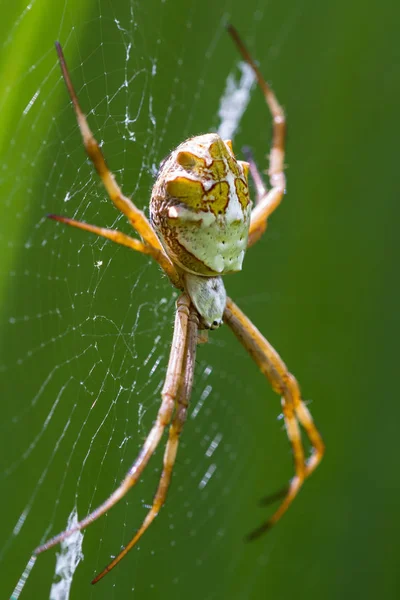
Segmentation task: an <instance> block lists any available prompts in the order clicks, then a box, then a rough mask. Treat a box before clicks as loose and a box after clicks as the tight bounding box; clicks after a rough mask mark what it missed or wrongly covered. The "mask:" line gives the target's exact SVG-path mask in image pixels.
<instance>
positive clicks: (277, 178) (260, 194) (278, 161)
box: [228, 25, 286, 246]
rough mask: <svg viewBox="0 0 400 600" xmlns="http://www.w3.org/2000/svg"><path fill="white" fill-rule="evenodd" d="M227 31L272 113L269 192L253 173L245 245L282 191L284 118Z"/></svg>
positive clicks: (240, 46) (241, 47)
mask: <svg viewBox="0 0 400 600" xmlns="http://www.w3.org/2000/svg"><path fill="white" fill-rule="evenodd" d="M228 32H229V33H230V35H231V37H232V39H233V41H234V42H235V44H236V46H237V48H238V50H239V52H240V54H241V55H242V58H243V60H244V61H245V62H246V63H247V64H248V65H249V66H250V67H251V68H252V69H253V72H254V75H255V77H256V79H257V83H258V86H259V88H260V89H261V91H262V93H263V94H264V98H265V101H266V103H267V105H268V108H269V110H270V113H271V115H272V124H273V134H272V147H271V151H270V155H269V169H268V175H269V181H270V185H271V189H270V190H269V192H266V190H265V186H264V185H263V184H262V185H260V184H259V181H258V179H259V180H261V177H258V178H257V176H256V177H255V178H254V179H255V185H256V192H257V198H258V199H257V203H256V206H255V207H254V209H253V212H252V214H251V222H250V231H249V241H248V246H252V245H253V244H254V243H255V242H257V240H259V239H260V237H261V236H262V234H263V233H264V231H265V229H266V227H267V220H268V217H269V216H270V215H271V214H272V213H273V212H274V210H275V209H276V208H277V207H278V206H279V204H280V203H281V200H282V198H283V195H284V193H285V188H286V178H285V174H284V159H285V136H286V118H285V112H284V110H283V108H282V106H281V105H280V104H279V102H278V100H277V98H276V96H275V94H274V92H273V91H272V89H271V88H270V87H269V85H268V84H267V82H266V81H265V79H264V77H263V76H262V74H261V71H260V69H259V68H258V66H257V65H256V63H255V62H254V60H253V58H252V57H251V55H250V53H249V51H248V50H247V48H246V46H245V45H244V43H243V42H242V40H241V39H240V37H239V34H238V32H237V31H236V29H235V28H234V27H233V26H232V25H229V26H228ZM250 172H251V173H252V174H253V173H255V172H256V170H255V169H254V166H253V168H251V163H250ZM257 174H258V171H257Z"/></svg>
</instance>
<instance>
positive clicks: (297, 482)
mask: <svg viewBox="0 0 400 600" xmlns="http://www.w3.org/2000/svg"><path fill="white" fill-rule="evenodd" d="M224 321H225V323H227V324H228V325H229V327H230V328H231V329H232V331H233V333H234V334H235V336H236V337H237V338H238V340H239V341H240V342H241V343H242V344H243V346H244V347H245V348H246V350H247V351H248V352H249V354H250V355H251V357H252V358H253V360H254V361H255V362H256V364H257V365H258V366H259V368H260V370H261V372H262V373H263V374H264V375H265V376H266V377H267V379H268V380H269V381H270V383H271V385H272V388H273V390H274V391H275V392H277V393H278V394H280V395H281V398H282V411H283V416H284V419H285V426H286V431H287V435H288V438H289V441H290V443H291V446H292V451H293V458H294V468H295V476H294V477H293V479H292V480H291V481H290V483H289V486H288V488H287V491H286V494H285V495H284V498H283V500H282V502H281V504H280V505H279V507H278V509H277V510H276V511H275V513H274V514H273V515H272V517H270V519H268V521H266V522H265V523H263V524H262V525H261V526H260V527H259V528H258V529H256V530H255V531H253V532H252V533H251V534H250V536H249V539H254V538H256V537H258V536H259V535H261V534H262V533H264V531H267V530H268V529H270V527H272V525H274V524H275V523H276V522H277V521H278V520H279V519H280V518H281V516H282V515H283V514H284V513H285V512H286V511H287V509H288V508H289V506H290V504H291V503H292V501H293V500H294V498H295V497H296V495H297V494H298V492H299V490H300V488H301V486H302V484H303V481H304V479H305V478H306V477H308V476H309V475H310V474H311V473H312V472H313V471H314V469H315V468H316V467H317V465H318V464H319V462H320V461H321V459H322V457H323V454H324V450H325V446H324V443H323V441H322V438H321V436H320V434H319V432H318V430H317V428H316V426H315V425H314V422H313V419H312V416H311V413H310V411H309V410H308V408H307V407H306V405H305V404H304V402H303V400H302V398H301V393H300V388H299V385H298V383H297V381H296V379H295V378H294V376H293V375H292V374H291V373H289V371H288V369H287V367H286V365H285V363H284V362H283V360H282V359H281V358H280V356H279V354H278V353H277V352H276V351H275V350H274V348H273V347H272V346H271V345H270V344H269V343H268V342H267V340H266V339H265V338H264V337H263V335H262V334H261V333H260V332H259V331H258V329H257V328H256V327H255V326H254V325H253V324H252V323H251V321H250V320H249V319H248V318H247V317H246V316H245V315H244V313H243V312H242V311H241V310H240V309H239V308H238V307H237V306H236V305H235V303H234V302H233V301H232V300H231V299H230V298H227V305H226V309H225V312H224ZM299 423H300V424H301V425H302V426H303V428H304V430H305V432H306V434H307V436H308V438H309V440H310V443H311V446H312V447H313V451H312V454H311V456H310V457H309V458H308V459H307V460H305V458H304V449H303V444H302V440H301V433H300V427H299Z"/></svg>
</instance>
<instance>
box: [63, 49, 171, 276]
mask: <svg viewBox="0 0 400 600" xmlns="http://www.w3.org/2000/svg"><path fill="white" fill-rule="evenodd" d="M56 50H57V54H58V58H59V62H60V67H61V72H62V76H63V78H64V81H65V84H66V86H67V90H68V93H69V95H70V98H71V100H72V104H73V107H74V110H75V115H76V119H77V122H78V125H79V129H80V131H81V135H82V140H83V144H84V146H85V150H86V153H87V155H88V156H89V158H90V160H91V161H92V163H93V165H94V167H95V169H96V171H97V173H98V175H99V177H100V178H101V180H102V182H103V185H104V187H105V189H106V191H107V193H108V195H109V197H110V199H111V201H112V202H113V203H114V205H115V206H116V208H118V210H120V211H121V212H122V213H123V214H124V215H125V216H126V217H127V218H128V220H129V222H130V224H131V225H132V227H133V228H134V229H135V231H137V233H138V234H139V235H140V236H141V237H142V239H143V240H144V242H145V243H146V244H148V245H149V246H151V247H152V248H154V249H156V250H158V251H159V252H160V253H162V254H164V256H165V253H164V250H163V248H162V246H161V244H160V241H159V239H158V238H157V236H156V234H155V232H154V230H153V228H152V227H151V225H150V223H149V221H148V220H147V218H146V216H145V214H144V213H143V212H142V211H141V210H139V209H138V208H136V206H135V205H134V204H133V202H132V201H131V200H130V199H129V198H127V197H126V196H125V195H124V194H123V193H122V191H121V188H120V187H119V185H118V184H117V182H116V180H115V177H114V175H113V174H112V173H111V171H110V170H109V168H108V166H107V163H106V161H105V159H104V156H103V153H102V151H101V149H100V147H99V145H98V143H97V141H96V139H95V137H94V135H93V133H92V131H91V130H90V127H89V125H88V122H87V120H86V117H85V115H84V113H83V112H82V109H81V107H80V104H79V101H78V97H77V95H76V92H75V89H74V87H73V85H72V81H71V78H70V75H69V72H68V68H67V64H66V62H65V58H64V54H63V51H62V48H61V45H60V44H59V43H58V42H56ZM59 220H60V219H59ZM77 223H79V222H77V221H73V220H72V219H71V220H70V221H69V223H68V224H69V225H72V226H74V227H79V225H78V224H77ZM91 227H94V226H91ZM81 229H85V227H81ZM92 231H93V229H92ZM96 233H98V235H103V234H100V233H99V232H98V231H97V232H96ZM104 237H107V236H104ZM109 239H111V238H109ZM113 241H115V240H113ZM125 245H127V244H125ZM136 249H137V248H136ZM149 254H152V252H149ZM158 262H160V261H158ZM160 264H161V263H160ZM162 267H163V269H164V270H165V271H166V273H167V275H168V276H169V278H170V279H171V281H174V280H176V277H177V274H176V270H175V268H174V266H173V264H172V263H171V261H170V260H169V259H168V257H166V256H165V259H164V260H163V264H162ZM178 287H179V286H178Z"/></svg>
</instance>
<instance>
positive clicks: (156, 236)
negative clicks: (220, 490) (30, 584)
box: [34, 26, 324, 583]
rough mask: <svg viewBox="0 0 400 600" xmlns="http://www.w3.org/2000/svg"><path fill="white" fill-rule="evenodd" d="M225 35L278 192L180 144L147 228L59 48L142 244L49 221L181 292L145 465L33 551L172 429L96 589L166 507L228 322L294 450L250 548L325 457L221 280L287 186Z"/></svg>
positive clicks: (291, 388)
mask: <svg viewBox="0 0 400 600" xmlns="http://www.w3.org/2000/svg"><path fill="white" fill-rule="evenodd" d="M228 31H229V33H230V35H231V36H232V38H233V40H234V42H235V43H236V46H237V47H238V49H239V51H240V53H241V55H242V57H243V59H244V60H245V61H246V62H247V63H248V64H249V65H250V67H251V68H252V69H253V71H254V74H255V77H256V79H257V82H258V85H259V87H260V89H261V91H262V92H263V94H264V97H265V100H266V103H267V105H268V107H269V110H270V112H271V115H272V120H273V140H272V148H271V153H270V157H269V160H270V165H269V171H268V174H269V180H270V184H271V189H270V190H269V191H267V189H266V187H265V185H264V183H263V182H262V178H261V176H260V174H259V172H258V170H257V167H256V165H255V164H254V161H253V159H252V158H251V156H248V159H249V161H248V162H245V161H240V160H236V158H235V155H234V154H233V150H232V144H231V141H230V140H222V139H221V138H220V137H219V135H218V134H216V133H209V134H205V135H200V136H197V137H193V138H190V139H188V140H186V141H185V142H183V143H182V144H180V146H178V147H177V148H176V149H175V150H173V151H172V152H171V154H170V155H169V156H168V158H167V159H166V160H165V162H164V163H163V164H162V166H161V169H160V172H159V174H158V177H157V180H156V182H155V184H154V187H153V191H152V194H151V200H150V222H149V221H148V219H147V218H146V217H145V215H144V213H143V212H142V211H141V210H139V209H138V208H136V206H135V205H134V204H133V203H132V201H131V200H129V198H127V197H126V196H124V195H123V193H122V191H121V189H120V188H119V186H118V184H117V183H116V181H115V179H114V176H113V174H112V173H111V172H110V170H109V169H108V167H107V165H106V162H105V160H104V157H103V154H102V152H101V150H100V148H99V146H98V143H97V142H96V140H95V138H94V137H93V134H92V132H91V130H90V128H89V126H88V124H87V121H86V118H85V115H84V114H83V112H82V110H81V108H80V105H79V102H78V98H77V96H76V93H75V90H74V88H73V85H72V83H71V79H70V76H69V73H68V69H67V65H66V63H65V59H64V56H63V52H62V49H61V46H60V44H59V43H56V49H57V53H58V57H59V61H60V65H61V71H62V75H63V78H64V80H65V83H66V86H67V88H68V92H69V95H70V97H71V100H72V104H73V106H74V109H75V113H76V118H77V121H78V125H79V128H80V131H81V134H82V138H83V143H84V146H85V149H86V152H87V154H88V155H89V157H90V159H91V161H92V162H93V165H94V167H95V169H96V171H97V173H98V174H99V176H100V178H101V180H102V182H103V184H104V187H105V188H106V191H107V193H108V195H109V197H110V199H111V200H112V202H113V203H114V205H115V206H116V208H118V209H119V210H120V211H121V212H122V213H123V214H124V215H125V216H126V217H127V218H128V220H129V222H130V224H131V225H132V227H133V228H134V229H135V230H136V232H137V233H138V234H139V236H140V238H141V240H138V239H135V238H132V237H129V236H128V235H125V234H124V233H121V232H120V231H116V230H111V229H105V228H103V227H96V226H94V225H88V224H87V223H82V222H80V221H75V220H73V219H68V218H67V217H59V216H55V215H49V216H50V217H51V218H52V219H55V220H56V221H61V222H62V223H66V224H68V225H72V226H73V227H78V228H80V229H84V230H86V231H90V232H92V233H95V234H97V235H100V236H102V237H105V238H107V239H109V240H112V241H113V242H116V243H118V244H122V245H124V246H128V247H129V248H131V249H133V250H137V251H138V252H142V253H143V254H149V255H150V256H152V257H153V258H154V259H155V260H156V262H157V263H158V264H159V265H160V267H161V268H162V269H163V271H164V272H165V273H166V275H167V276H168V277H169V279H170V281H171V283H172V285H173V286H175V287H176V288H177V289H178V290H180V291H181V292H182V295H181V296H180V297H179V298H178V300H177V303H176V304H177V306H176V316H175V328H174V335H173V340H172V347H171V353H170V357H169V363H168V369H167V375H166V379H165V384H164V387H163V390H162V392H161V396H162V402H161V406H160V409H159V411H158V414H157V418H156V420H155V423H154V425H153V427H152V429H151V431H150V433H149V435H148V436H147V438H146V441H145V442H144V444H143V447H142V449H141V451H140V453H139V455H138V457H137V458H136V460H135V462H134V463H133V465H132V466H131V468H130V469H129V471H128V472H127V474H126V475H125V478H124V479H123V481H122V483H121V484H120V486H119V487H118V488H117V489H116V490H115V491H114V492H113V493H112V494H111V496H110V497H109V498H108V499H107V500H106V501H105V502H103V504H101V505H100V506H99V507H98V508H96V509H95V510H94V511H93V512H92V513H90V514H89V515H88V516H87V517H85V518H84V519H83V520H82V521H80V522H79V523H77V524H76V525H75V526H74V527H72V528H71V529H68V530H67V531H63V532H62V533H60V534H59V535H56V536H55V537H53V538H52V539H50V540H49V541H47V542H46V543H44V544H43V545H41V546H39V547H38V548H36V550H35V551H34V553H35V554H39V553H40V552H43V551H45V550H48V549H49V548H51V547H52V546H54V545H55V544H58V543H59V542H62V541H63V540H65V538H67V537H68V536H69V535H71V534H72V533H74V532H75V531H78V530H80V529H84V528H85V527H87V526H88V525H90V524H91V523H93V521H95V520H96V519H98V518H99V517H100V516H101V515H103V514H104V513H105V512H107V511H108V509H110V508H111V507H112V506H114V504H116V502H118V501H119V500H120V499H121V498H122V497H123V496H124V495H125V494H126V493H127V491H128V490H129V489H130V488H131V487H132V486H133V485H135V484H136V482H137V481H138V479H139V477H140V476H141V474H142V472H143V470H144V468H145V467H146V465H147V463H148V462H149V459H150V457H151V456H152V454H153V453H154V451H155V449H156V448H157V446H158V444H159V442H160V440H161V437H162V434H163V433H164V429H165V428H166V427H167V426H168V425H169V435H168V441H167V445H166V448H165V453H164V461H163V470H162V473H161V477H160V482H159V485H158V489H157V491H156V494H155V496H154V499H153V504H152V507H151V508H150V510H149V512H148V514H147V516H146V518H145V519H144V521H143V523H142V525H141V527H140V528H139V530H138V531H137V532H136V533H135V535H134V537H133V538H132V539H131V541H130V542H129V543H128V544H127V546H126V547H125V548H124V549H123V550H122V551H121V552H120V553H119V554H118V556H117V557H116V558H114V559H113V560H112V562H111V563H110V564H109V565H108V566H107V567H106V568H105V569H104V570H103V571H102V572H101V573H100V574H99V575H97V577H95V579H93V581H92V583H96V582H97V581H99V580H100V579H101V578H102V577H104V575H106V574H107V573H108V572H109V571H111V569H113V568H114V567H115V566H116V565H117V564H118V563H119V562H120V560H121V559H122V558H123V557H124V556H125V555H126V554H127V553H128V552H129V550H130V549H131V548H133V546H134V545H135V544H136V543H137V541H138V540H139V539H140V537H141V536H142V535H143V533H144V532H145V531H146V529H147V528H148V527H149V525H150V524H151V523H152V521H153V520H154V519H155V517H156V516H157V515H158V512H159V510H160V508H161V507H162V505H163V504H164V502H165V499H166V495H167V491H168V488H169V485H170V481H171V476H172V469H173V466H174V463H175V458H176V454H177V450H178V442H179V436H180V433H181V431H182V429H183V425H184V423H185V420H186V416H187V411H188V404H189V398H190V394H191V390H192V384H193V374H194V364H195V355H196V345H197V343H198V341H200V340H201V341H204V338H205V336H206V334H207V330H208V329H216V328H217V327H219V326H220V325H221V324H222V322H224V323H226V324H227V325H228V326H229V327H230V328H231V329H232V331H233V333H234V334H235V336H236V337H237V338H238V340H239V341H240V342H241V343H242V344H243V346H244V347H245V348H246V350H247V351H248V352H249V354H250V355H251V357H252V358H253V360H254V361H255V362H256V363H257V365H258V366H259V368H260V369H261V372H262V373H263V374H264V375H265V376H266V377H267V379H268V380H269V381H270V383H271V385H272V388H273V389H274V390H275V391H276V392H277V393H279V394H280V395H281V398H282V400H281V401H282V411H283V416H284V420H285V425H286V431H287V435H288V437H289V441H290V444H291V446H292V451H293V457H294V469H295V475H294V477H293V479H292V480H291V481H290V483H289V485H288V486H287V487H286V488H285V489H284V490H282V492H280V493H278V494H277V495H275V496H274V497H271V498H270V500H271V499H274V500H275V499H277V498H279V499H281V503H280V505H279V507H278V509H277V510H276V511H275V512H274V514H273V515H272V517H270V518H269V519H268V520H267V521H265V522H264V523H263V524H262V525H261V526H260V527H258V528H257V529H256V530H255V531H253V532H252V533H251V534H250V535H249V539H254V538H256V537H258V536H259V535H261V534H262V533H263V532H265V531H266V530H267V529H269V528H270V527H271V526H272V525H273V524H274V523H276V522H277V521H278V520H279V519H280V518H281V516H282V515H283V514H284V513H285V512H286V510H287V509H288V507H289V505H290V504H291V502H292V501H293V499H294V498H295V496H296V495H297V493H298V491H299V489H300V487H301V485H302V483H303V481H304V480H305V478H306V477H308V476H309V475H310V474H311V473H312V472H313V471H314V469H315V468H316V466H317V465H318V463H319V462H320V461H321V459H322V456H323V453H324V443H323V441H322V439H321V436H320V434H319V433H318V431H317V429H316V427H315V425H314V422H313V419H312V416H311V414H310V412H309V410H308V408H307V407H306V405H305V404H304V402H303V400H302V398H301V394H300V388H299V385H298V383H297V381H296V379H295V378H294V377H293V375H292V374H291V373H289V371H288V370H287V367H286V365H285V364H284V362H283V361H282V359H281V358H280V357H279V355H278V354H277V352H276V351H275V350H274V349H273V348H272V346H271V345H270V344H269V343H268V342H267V340H266V339H265V338H264V337H263V336H262V335H261V333H260V332H259V331H258V329H256V327H255V326H254V325H253V324H252V323H251V321H250V320H249V319H248V318H247V317H246V315H244V314H243V313H242V312H241V310H240V309H239V308H238V307H237V306H236V304H235V303H234V302H233V301H232V300H231V299H230V298H229V297H227V295H226V292H225V287H224V284H223V281H222V275H225V274H226V273H230V272H235V271H240V270H241V268H242V262H243V258H244V254H245V251H246V249H247V248H248V247H249V246H252V245H253V244H254V243H255V242H256V241H257V240H259V239H260V237H261V236H262V234H263V233H264V231H265V229H266V226H267V220H268V217H269V216H270V215H271V214H272V213H273V211H274V210H275V209H276V208H277V206H278V205H279V204H280V202H281V200H282V198H283V195H284V193H285V184H286V182H285V175H284V172H283V169H284V162H283V161H284V147H285V145H284V141H285V115H284V112H283V109H282V107H281V106H280V104H279V103H278V101H277V99H276V97H275V95H274V93H273V92H272V90H271V88H270V87H269V86H268V85H267V83H266V82H265V81H264V79H263V77H262V75H261V73H260V71H259V69H258V67H257V65H256V64H255V62H254V60H253V59H252V57H251V56H250V54H249V53H248V51H247V49H246V48H245V46H244V44H243V42H242V41H241V39H240V38H239V35H238V33H237V31H236V30H235V29H234V28H233V27H232V26H229V27H228ZM249 170H250V173H251V175H252V177H253V180H254V184H255V189H256V202H255V207H254V208H253V209H252V203H251V201H250V198H249V189H248V181H247V179H248V171H249ZM300 425H302V427H303V428H304V430H305V432H306V434H307V436H308V438H309V440H310V443H311V446H312V447H313V452H312V454H311V456H310V457H309V458H308V459H306V458H305V453H304V448H303V443H302V439H301V432H300Z"/></svg>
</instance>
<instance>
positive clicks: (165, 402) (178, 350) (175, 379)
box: [34, 294, 197, 555]
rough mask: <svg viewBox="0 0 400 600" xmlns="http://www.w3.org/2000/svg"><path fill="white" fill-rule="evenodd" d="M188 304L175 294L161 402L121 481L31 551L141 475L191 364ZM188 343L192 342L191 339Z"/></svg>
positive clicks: (112, 500)
mask: <svg viewBox="0 0 400 600" xmlns="http://www.w3.org/2000/svg"><path fill="white" fill-rule="evenodd" d="M190 305H191V303H190V299H189V298H188V296H187V295H186V294H183V295H182V296H180V298H178V301H177V309H176V317H175V326H174V336H173V340H172V346H171V352H170V356H169V362H168V369H167V376H166V379H165V384H164V387H163V390H162V392H161V397H162V402H161V406H160V408H159V411H158V414H157V418H156V421H155V423H154V425H153V427H152V429H151V430H150V433H149V435H148V436H147V438H146V441H145V443H144V444H143V447H142V449H141V451H140V452H139V455H138V457H137V458H136V460H135V462H134V463H133V465H132V466H131V468H130V469H129V471H128V472H127V474H126V476H125V478H124V479H123V481H122V483H121V484H120V486H119V487H118V488H117V489H116V490H115V491H114V492H113V493H112V494H111V496H110V497H109V498H107V500H106V501H105V502H103V504H101V505H100V506H99V507H98V508H96V509H95V510H94V511H93V512H91V513H90V514H89V515H88V516H87V517H85V518H84V519H83V520H82V521H80V522H79V523H77V524H76V525H74V527H71V529H68V530H66V531H63V532H62V533H60V534H58V535H56V536H55V537H53V538H51V539H50V540H48V541H47V542H45V543H44V544H42V545H41V546H39V547H38V548H36V549H35V550H34V554H35V555H37V554H40V553H41V552H44V551H46V550H48V549H49V548H52V547H53V546H55V545H56V544H59V543H60V542H62V541H64V540H65V539H66V538H67V537H69V536H70V535H72V534H73V533H75V532H76V531H80V530H82V529H85V527H87V526H88V525H90V524H91V523H93V522H94V521H96V520H97V519H98V518H99V517H101V516H102V515H103V514H104V513H106V512H107V511H108V510H109V509H110V508H111V507H112V506H114V504H116V503H117V502H118V501H119V500H121V498H123V497H124V496H125V494H126V493H127V492H128V490H129V489H130V488H131V487H132V486H134V485H135V484H136V483H137V481H138V480H139V477H140V476H141V474H142V472H143V470H144V468H145V467H146V465H147V463H148V462H149V460H150V458H151V456H152V455H153V454H154V452H155V450H156V448H157V446H158V444H159V442H160V440H161V436H162V434H163V433H164V430H165V428H166V427H167V425H168V424H169V423H170V421H171V417H172V414H173V411H174V407H175V402H176V398H178V397H180V394H181V388H182V373H183V369H184V368H185V365H189V364H191V363H190V360H189V359H188V357H187V352H188V350H187V349H188V343H189V342H188V339H189V340H191V339H192V337H193V336H194V338H195V339H196V334H193V322H195V321H193V317H192V314H191V311H190ZM189 317H190V323H189ZM196 333H197V329H196ZM190 343H191V344H192V342H190ZM193 362H194V360H193ZM188 370H189V367H188ZM189 383H190V381H189ZM187 385H189V384H187ZM174 421H175V419H174Z"/></svg>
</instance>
